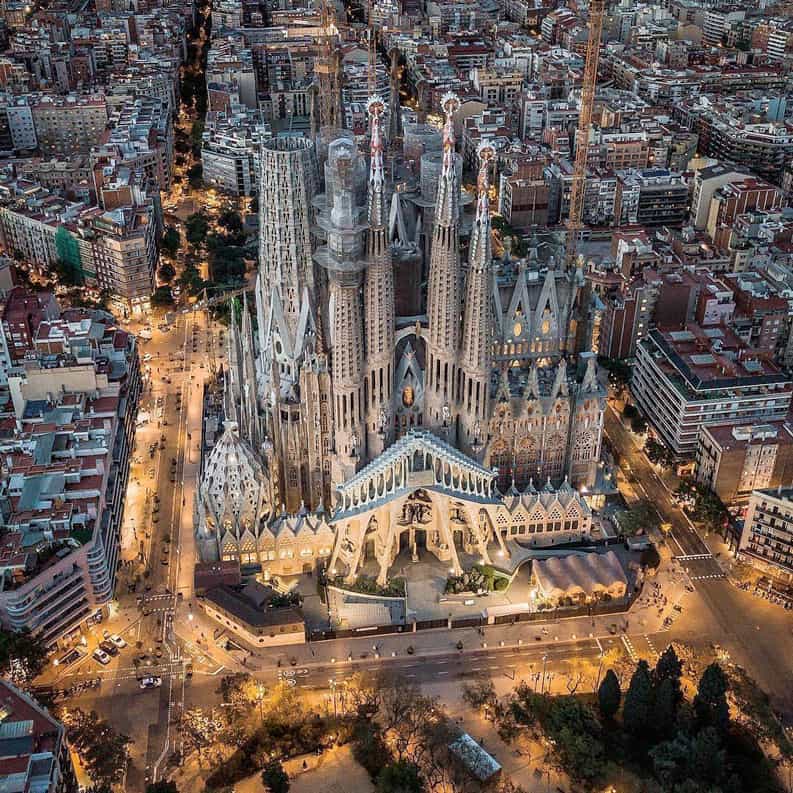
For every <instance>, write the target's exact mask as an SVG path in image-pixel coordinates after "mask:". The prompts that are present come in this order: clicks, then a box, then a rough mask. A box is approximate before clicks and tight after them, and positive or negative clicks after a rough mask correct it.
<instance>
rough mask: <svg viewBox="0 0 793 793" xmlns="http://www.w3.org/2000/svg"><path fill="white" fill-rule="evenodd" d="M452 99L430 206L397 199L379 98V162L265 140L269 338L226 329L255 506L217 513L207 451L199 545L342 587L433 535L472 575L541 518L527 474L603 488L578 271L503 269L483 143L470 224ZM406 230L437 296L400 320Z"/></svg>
mask: <svg viewBox="0 0 793 793" xmlns="http://www.w3.org/2000/svg"><path fill="white" fill-rule="evenodd" d="M442 108H443V111H444V114H445V125H444V129H443V136H442V151H441V152H440V153H439V154H438V155H437V156H436V155H430V159H428V160H427V162H426V168H427V173H426V174H425V173H424V168H425V158H422V161H421V162H422V197H419V196H417V197H416V198H414V199H413V200H412V201H410V200H408V201H403V200H402V199H401V197H400V196H399V195H398V194H394V195H393V196H392V195H390V194H389V193H390V190H389V189H388V185H387V183H386V169H385V140H384V136H383V134H382V130H381V122H382V119H383V117H384V110H385V106H384V103H383V102H382V101H381V100H379V99H371V100H370V101H369V103H368V109H369V115H370V131H371V135H370V147H371V149H370V160H369V164H368V167H367V164H366V162H365V160H364V158H363V157H361V156H360V154H359V152H358V149H357V146H356V145H355V143H354V141H353V139H352V137H351V136H350V135H349V133H341V134H339V133H335V134H334V135H332V136H331V137H330V138H329V139H326V138H324V137H323V135H320V137H319V140H318V144H317V146H316V147H315V146H314V144H313V142H310V141H308V140H305V139H298V138H287V137H281V138H275V139H273V140H270V141H266V142H265V143H264V144H263V147H262V183H261V189H260V229H261V238H260V269H259V276H258V280H257V285H256V312H257V320H258V323H257V324H258V345H256V344H255V343H254V340H253V336H252V333H251V329H250V328H251V324H252V323H251V322H250V319H249V318H246V316H247V315H246V312H247V308H244V310H243V315H242V317H241V318H240V321H239V325H238V327H237V324H236V320H235V323H233V325H234V328H233V330H232V337H233V338H234V339H235V340H236V341H234V342H233V343H232V348H233V349H234V350H238V351H239V353H237V352H234V354H233V358H234V360H235V361H236V363H234V364H232V365H231V367H230V368H231V374H230V377H229V383H228V385H227V388H228V389H229V393H230V394H231V395H232V398H231V399H230V400H229V406H228V410H227V420H228V421H229V422H230V423H229V426H228V428H227V431H226V435H224V441H223V444H224V445H225V446H231V445H232V444H238V445H239V444H247V448H248V449H249V452H246V453H245V455H242V454H236V455H235V459H237V460H241V459H242V458H243V456H244V457H245V458H246V459H247V460H248V462H247V463H246V470H247V472H248V473H247V474H246V479H245V481H246V482H247V483H248V484H246V485H245V487H244V488H243V491H244V492H245V493H246V494H248V495H249V500H247V501H246V502H245V505H244V509H243V505H242V504H238V503H236V502H235V501H233V500H230V499H228V498H227V499H226V502H225V505H221V504H218V503H215V502H213V499H214V498H215V497H214V496H212V488H213V487H214V485H213V484H212V483H214V482H216V481H218V480H217V476H218V473H217V472H218V471H219V470H220V468H221V467H222V466H221V465H220V464H219V462H218V460H216V459H215V458H214V457H211V456H210V458H209V460H210V465H209V466H208V468H207V473H206V477H205V485H204V487H203V491H202V492H204V493H205V497H202V505H200V506H199V514H198V515H197V532H198V534H199V538H200V540H201V542H202V543H203V544H204V547H205V548H206V549H207V550H206V553H207V554H210V553H211V554H214V555H215V556H216V557H217V556H222V557H224V558H225V554H226V550H225V546H224V543H226V544H227V546H228V548H229V549H230V550H229V552H228V553H229V554H240V555H241V556H242V557H244V556H245V554H246V553H248V554H252V555H251V556H249V557H248V558H250V559H251V560H253V559H254V558H255V557H256V556H258V558H259V560H260V561H264V562H266V563H272V564H266V567H267V568H268V570H271V571H273V572H275V571H276V570H279V569H280V570H284V569H287V568H288V569H290V570H291V571H299V570H301V569H303V567H307V568H308V569H312V568H313V567H314V566H316V564H317V561H321V562H322V563H323V566H327V565H328V564H329V566H330V567H331V568H337V569H338V570H339V571H343V572H344V574H345V575H346V576H347V577H348V578H354V577H355V576H356V575H358V574H359V572H360V570H361V567H362V565H363V564H364V562H365V561H366V560H372V561H375V560H376V561H377V562H378V564H379V568H378V577H380V578H381V579H382V578H383V577H385V576H386V574H387V570H388V568H389V567H390V565H391V564H392V562H393V559H394V558H395V556H396V555H397V554H398V553H399V550H400V548H402V547H412V548H414V553H415V552H416V550H415V549H416V548H417V547H418V546H419V545H420V547H421V548H422V549H426V550H428V551H431V552H432V553H433V554H434V555H436V556H437V557H438V558H441V559H443V560H444V561H449V562H450V563H451V564H452V565H453V566H454V567H455V569H458V570H459V569H460V564H459V561H457V560H458V556H459V553H460V552H462V551H463V550H467V551H469V552H473V551H474V550H476V552H479V553H482V554H483V555H485V554H487V553H488V550H487V544H488V543H489V542H490V541H492V542H498V543H499V544H500V546H501V547H502V548H505V549H506V546H505V542H506V541H505V539H504V538H505V536H507V537H508V536H509V533H508V532H506V531H505V530H504V529H503V527H504V526H512V524H513V523H514V524H515V526H516V527H517V526H523V527H524V528H523V529H521V530H520V536H521V538H522V539H526V540H527V541H534V540H535V538H534V537H532V538H530V539H529V537H528V534H529V533H531V534H534V533H535V532H530V531H529V529H528V528H527V527H528V525H530V524H529V523H527V522H523V521H517V520H513V519H512V517H510V516H511V515H512V512H511V511H510V510H509V509H508V508H507V507H505V503H506V502H505V501H504V499H505V498H507V497H508V496H509V495H510V494H515V495H520V493H521V492H525V493H531V492H536V491H533V484H532V483H533V482H537V483H538V485H546V486H547V487H548V488H549V492H554V493H557V492H559V493H561V492H563V491H564V492H565V493H567V492H571V493H574V492H575V491H573V490H572V487H593V486H595V484H596V480H597V477H598V460H599V457H600V445H601V435H602V423H603V411H604V400H605V391H604V388H603V386H602V385H601V383H600V381H599V379H598V372H597V365H596V360H595V356H594V355H593V354H592V353H590V352H588V347H587V342H586V332H585V329H586V327H587V323H588V322H589V320H590V317H589V303H588V296H587V294H586V293H585V291H584V290H583V285H584V279H583V275H582V273H581V271H580V270H578V269H577V268H575V267H573V268H557V267H556V266H555V263H554V261H553V258H552V257H549V258H548V259H546V260H540V259H539V257H538V256H537V249H538V246H537V245H535V246H532V251H531V253H530V255H529V257H528V258H526V259H521V260H515V259H512V257H511V256H510V255H509V254H508V253H507V254H506V255H505V256H504V257H503V259H496V258H495V257H494V255H493V252H492V250H491V227H490V206H489V194H490V171H491V168H492V162H493V160H494V158H495V150H494V148H493V147H492V146H491V145H490V144H489V143H487V142H485V143H482V144H481V145H480V146H479V151H478V162H479V173H478V180H477V191H476V192H477V195H476V201H475V204H474V206H473V210H474V211H473V216H472V217H469V216H467V215H466V214H465V206H466V205H465V202H464V201H463V200H462V197H461V193H462V191H461V183H460V176H461V174H460V171H461V168H460V165H461V158H460V155H459V154H458V153H457V152H456V150H455V149H456V145H455V135H454V123H453V116H454V113H455V112H456V110H457V109H458V108H459V100H458V99H457V97H456V96H454V95H451V94H449V95H446V96H445V97H444V100H443V103H442ZM425 157H426V156H425ZM436 160H437V162H436ZM431 175H433V176H432V178H430V177H431ZM425 176H427V180H426V185H425V178H424V177H425ZM431 183H432V185H431V187H430V184H431ZM323 184H324V191H323V190H322V186H323ZM425 186H426V187H427V189H426V191H425ZM433 188H434V190H433ZM433 192H434V193H435V195H434V200H425V197H426V198H428V197H429V195H431V194H432V193H433ZM413 207H417V209H416V210H415V211H417V212H418V211H420V212H422V213H423V214H422V215H420V216H418V217H424V218H426V219H429V220H428V225H427V227H425V228H424V229H423V232H422V231H421V230H420V229H421V227H420V226H419V225H418V224H419V223H420V220H418V219H417V217H416V216H413V215H412V214H410V217H409V219H407V218H405V216H404V214H403V213H404V212H409V213H412V212H413V211H414V209H413ZM312 222H313V227H312ZM312 228H313V235H314V236H313V237H312ZM408 228H410V229H411V231H410V232H408ZM422 239H423V242H422ZM463 239H467V240H468V245H467V260H466V258H465V257H464V256H463V255H461V250H465V249H464V248H463V244H462V242H461V241H462V240H463ZM408 240H413V241H416V242H417V243H418V244H416V245H415V246H414V247H413V248H412V250H413V255H420V254H419V251H423V250H426V251H427V258H426V259H425V266H426V271H427V290H426V296H425V295H423V294H418V295H416V296H415V298H416V301H417V305H410V306H407V305H406V306H404V307H402V306H400V307H401V310H404V311H406V312H408V314H407V317H408V318H402V317H400V316H399V315H398V314H397V305H398V304H399V303H400V301H407V302H411V301H410V300H408V299H407V298H406V297H405V296H404V295H403V296H402V297H401V298H400V301H398V299H397V295H396V290H395V271H398V270H397V268H401V267H403V266H404V264H405V259H404V256H403V255H404V253H405V250H406V246H407V245H408ZM423 306H426V308H425V309H424V308H423ZM581 339H584V341H583V342H582V341H581ZM257 346H258V349H256V347H257ZM254 351H255V352H254ZM251 368H253V369H254V370H255V377H251V376H250V375H248V374H246V373H248V372H250V371H251ZM235 369H236V370H238V374H234V370H235ZM254 380H255V382H256V384H257V388H256V389H255V390H251V389H250V388H249V387H247V386H246V385H245V384H246V383H248V384H249V383H251V382H253V381H254ZM235 383H236V384H235ZM235 433H236V434H235ZM407 449H410V450H411V451H407ZM256 458H258V460H259V461H260V462H257V460H256ZM433 466H435V467H434V468H433ZM383 468H384V469H387V471H385V470H384V472H383V473H382V475H381V474H380V473H379V472H380V471H381V469H383ZM264 471H266V472H267V474H266V475H265V474H264V473H263V472H264ZM235 476H238V475H237V474H235ZM210 478H211V480H212V483H210V481H209V479H210ZM238 478H239V481H242V478H241V475H239V476H238ZM221 480H222V476H221ZM235 481H237V480H235ZM364 483H365V484H364ZM571 486H572V487H571ZM565 488H566V490H564V489H565ZM218 492H219V493H222V492H224V491H223V490H222V489H221V490H220V491H218ZM263 493H266V496H265V495H262V494H263ZM374 494H377V496H375V495H374ZM573 500H574V501H576V504H577V506H576V509H582V508H581V507H580V504H578V500H577V496H576V498H575V499H573ZM364 501H365V502H366V503H367V504H370V505H372V506H371V507H367V509H366V510H364V509H363V503H364ZM378 501H383V502H384V503H383V504H379V503H378V504H377V505H376V506H375V502H378ZM480 501H481V505H480V506H481V509H480V506H477V505H478V504H479V502H480ZM408 502H409V505H408ZM466 503H467V505H468V506H465V504H466ZM254 504H255V505H256V506H255V507H254V506H253V505H254ZM406 505H407V506H406ZM458 507H459V508H458ZM450 510H451V511H452V513H453V514H455V515H459V520H458V522H457V524H455V527H454V529H451V528H449V526H448V525H447V522H448V515H449V514H451V513H450V512H449V511H450ZM505 510H506V512H505ZM268 511H269V515H268V514H267V513H268ZM364 512H366V513H367V514H366V515H365V516H364V515H363V513H364ZM242 515H245V516H246V517H240V516H242ZM400 515H401V516H402V517H401V518H400ZM499 515H500V516H501V517H498V516H499ZM223 516H226V517H225V518H224V517H223ZM581 517H582V519H583V516H581ZM364 518H365V519H364ZM425 519H426V520H429V521H430V522H431V524H432V525H431V526H427V525H425V523H426V521H425ZM257 520H258V521H259V525H258V527H257V528H251V529H249V530H247V532H246V531H245V530H244V529H243V527H244V526H246V525H248V526H249V525H250V524H252V523H255V522H256V521H257ZM400 520H401V521H402V523H400ZM551 522H552V524H554V525H555V524H556V523H558V524H559V525H558V527H555V528H554V530H553V531H551V532H549V533H548V535H547V536H549V537H551V536H553V537H561V536H568V535H569V536H576V537H579V538H580V537H581V536H584V535H588V532H589V527H588V526H587V527H584V526H583V524H582V523H581V522H580V521H579V520H576V524H575V528H573V527H572V523H570V521H568V520H565V519H560V520H559V521H556V520H552V521H551ZM219 524H223V525H222V526H220V525H219ZM367 527H368V528H367ZM398 527H402V528H398ZM367 532H371V533H372V537H371V538H369V539H367ZM417 533H418V534H417ZM565 533H567V534H565ZM524 534H525V535H526V536H525V537H524V536H523V535H524ZM419 535H420V537H421V540H420V541H419V540H417V539H416V538H417V536H419ZM243 536H244V538H245V539H244V540H243V539H242V538H243ZM370 539H371V542H370ZM367 548H368V549H369V550H366V549H367ZM246 549H249V550H246ZM270 554H272V556H270ZM328 554H332V555H331V556H330V559H327V558H325V557H326V556H327V555H328Z"/></svg>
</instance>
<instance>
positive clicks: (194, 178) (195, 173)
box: [187, 162, 204, 190]
mask: <svg viewBox="0 0 793 793" xmlns="http://www.w3.org/2000/svg"><path fill="white" fill-rule="evenodd" d="M203 176H204V166H203V165H201V163H200V162H197V163H196V164H195V165H192V166H190V168H188V169H187V181H188V182H190V187H192V188H193V189H194V190H198V189H200V188H201V187H202V186H203V182H202V181H201V179H202V178H203Z"/></svg>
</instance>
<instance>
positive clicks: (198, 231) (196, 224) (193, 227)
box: [184, 212, 209, 246]
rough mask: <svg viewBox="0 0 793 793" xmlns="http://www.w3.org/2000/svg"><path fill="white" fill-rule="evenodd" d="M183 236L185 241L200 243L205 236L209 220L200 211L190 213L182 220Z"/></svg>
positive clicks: (192, 243)
mask: <svg viewBox="0 0 793 793" xmlns="http://www.w3.org/2000/svg"><path fill="white" fill-rule="evenodd" d="M184 225H185V236H186V237H187V241H188V242H189V243H190V244H191V245H193V246H197V245H200V244H201V243H202V242H203V241H204V240H205V239H206V236H207V231H208V230H209V221H208V220H207V219H206V217H205V216H204V215H203V214H202V213H201V212H195V213H194V214H192V215H190V217H188V218H187V220H185V222H184Z"/></svg>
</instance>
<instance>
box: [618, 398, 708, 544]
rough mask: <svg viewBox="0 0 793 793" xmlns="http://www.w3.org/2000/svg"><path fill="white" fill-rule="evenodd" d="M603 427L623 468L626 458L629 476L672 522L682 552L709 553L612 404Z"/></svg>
mask: <svg viewBox="0 0 793 793" xmlns="http://www.w3.org/2000/svg"><path fill="white" fill-rule="evenodd" d="M604 429H605V432H606V437H607V438H608V439H609V441H610V443H611V445H612V447H614V448H615V449H616V450H617V452H618V453H619V455H620V458H621V465H622V466H623V467H624V463H625V462H626V461H627V462H628V464H629V470H630V472H632V473H633V476H632V477H631V479H630V481H631V484H632V486H634V487H635V488H637V489H639V490H641V492H642V494H643V495H644V497H645V498H646V499H647V500H648V501H650V502H651V503H652V504H654V505H655V507H656V509H657V511H658V513H659V515H660V517H661V519H662V520H663V521H665V522H668V523H670V524H671V525H672V535H673V540H674V541H675V542H676V543H677V546H678V548H679V550H680V551H681V553H683V554H697V553H710V551H709V549H708V547H707V545H706V544H705V542H704V541H703V540H702V538H701V537H700V536H699V534H697V532H696V530H695V529H694V528H693V526H692V525H691V522H690V521H689V519H688V518H687V517H686V515H685V513H684V512H683V511H682V510H681V509H680V507H679V506H678V505H677V504H676V503H675V501H674V499H673V498H672V496H671V494H670V493H669V490H668V489H667V487H666V484H665V483H664V482H663V480H662V479H661V477H659V476H658V472H657V471H656V470H655V469H654V468H653V466H652V465H651V464H650V462H649V461H648V460H647V458H646V456H645V454H644V452H642V451H641V450H639V449H638V448H637V447H636V444H635V443H634V442H633V438H631V436H630V434H629V433H628V430H627V429H626V428H625V426H624V425H623V423H622V422H621V421H620V419H619V418H618V417H617V416H616V414H615V413H614V410H613V408H612V407H611V406H609V407H608V408H607V410H606V413H605V419H604ZM649 482H652V483H653V486H652V487H651V488H650V490H649V491H648V489H647V487H646V486H645V483H649Z"/></svg>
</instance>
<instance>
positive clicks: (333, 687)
mask: <svg viewBox="0 0 793 793" xmlns="http://www.w3.org/2000/svg"><path fill="white" fill-rule="evenodd" d="M328 683H329V684H330V691H331V694H332V695H333V718H334V719H335V718H337V717H338V713H337V712H336V681H335V680H334V679H333V678H331V679H330V680H329V681H328Z"/></svg>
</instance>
